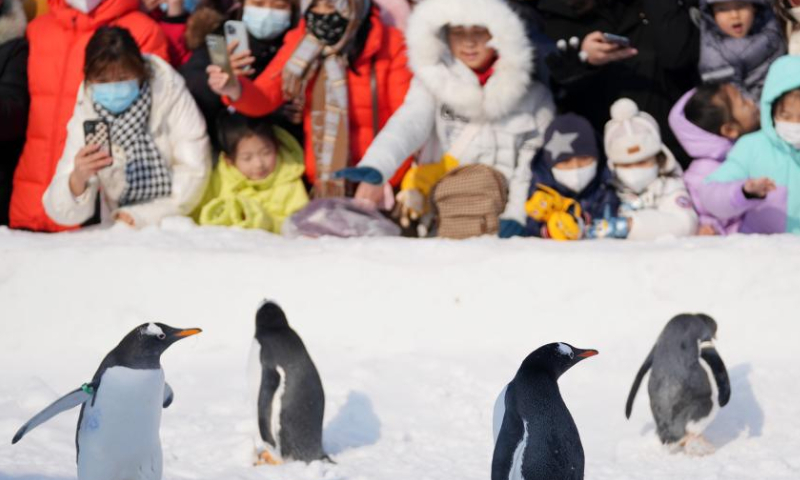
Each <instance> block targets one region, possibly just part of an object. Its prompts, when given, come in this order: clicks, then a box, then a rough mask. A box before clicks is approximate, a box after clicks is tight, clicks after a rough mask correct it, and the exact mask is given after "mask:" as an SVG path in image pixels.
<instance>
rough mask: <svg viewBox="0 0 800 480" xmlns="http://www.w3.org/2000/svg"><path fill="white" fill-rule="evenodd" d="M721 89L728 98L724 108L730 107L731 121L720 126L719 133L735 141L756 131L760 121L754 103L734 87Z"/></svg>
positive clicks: (729, 86) (726, 86)
mask: <svg viewBox="0 0 800 480" xmlns="http://www.w3.org/2000/svg"><path fill="white" fill-rule="evenodd" d="M723 89H724V91H725V95H727V96H728V102H727V105H726V107H727V106H730V109H731V117H732V118H733V121H732V122H728V123H726V124H725V125H723V126H722V129H721V132H720V133H721V134H722V136H723V137H726V138H728V139H730V140H736V139H738V138H739V137H741V136H742V135H745V134H748V133H751V132H754V131H756V130H758V127H759V126H760V124H761V120H760V116H759V110H758V106H757V105H756V103H755V102H754V101H752V100H750V99H749V98H747V97H745V96H744V95H742V92H741V90H739V89H738V88H736V86H735V85H732V84H728V85H725V86H724V87H723Z"/></svg>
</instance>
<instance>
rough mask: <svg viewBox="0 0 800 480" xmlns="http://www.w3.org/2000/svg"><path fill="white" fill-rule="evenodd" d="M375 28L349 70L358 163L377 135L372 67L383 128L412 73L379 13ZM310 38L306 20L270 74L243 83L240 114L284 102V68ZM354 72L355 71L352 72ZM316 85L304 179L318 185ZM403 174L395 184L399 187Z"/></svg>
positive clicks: (397, 36)
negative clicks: (314, 134)
mask: <svg viewBox="0 0 800 480" xmlns="http://www.w3.org/2000/svg"><path fill="white" fill-rule="evenodd" d="M370 21H371V22H372V29H371V30H370V32H369V36H368V37H367V42H366V45H365V46H364V51H363V52H362V54H361V56H360V57H359V58H358V59H357V60H356V61H355V65H353V66H352V67H353V68H348V70H347V73H348V76H347V80H348V87H349V88H348V93H349V96H350V109H349V114H350V152H351V156H352V158H353V159H354V160H355V161H356V162H358V161H360V160H361V158H362V157H363V156H364V153H365V152H366V151H367V148H368V147H369V146H370V144H371V143H372V140H373V139H374V138H375V136H376V135H377V132H375V131H374V127H373V109H372V88H371V79H372V67H373V65H374V66H375V77H376V80H377V84H378V88H377V90H378V120H379V122H378V123H379V127H380V128H382V127H383V126H384V125H386V122H387V121H388V120H389V118H390V117H391V116H392V114H393V113H394V111H395V110H397V109H398V108H400V106H401V105H402V104H403V100H404V99H405V97H406V92H407V91H408V87H409V85H410V84H411V72H410V71H409V70H408V68H407V67H406V63H407V61H408V59H407V57H406V47H405V41H404V40H403V34H402V33H400V31H399V30H397V29H395V28H392V27H388V26H386V25H384V24H383V23H381V20H380V12H379V11H378V9H376V8H374V7H373V9H372V12H371V15H370ZM305 35H306V23H305V20H301V21H300V24H299V25H298V26H297V28H295V29H294V30H292V31H290V32H289V33H287V34H286V37H285V39H284V45H283V47H282V48H281V50H280V51H279V52H278V54H277V56H276V57H275V59H273V60H272V62H271V63H270V64H269V66H268V67H267V69H266V70H264V72H263V73H262V74H261V75H259V76H258V78H256V79H255V80H254V81H251V80H249V79H247V78H244V77H242V78H240V79H239V81H240V82H241V83H242V97H241V98H240V99H239V101H237V102H235V103H233V104H232V105H233V106H234V107H235V108H236V110H238V111H239V112H241V113H243V114H245V115H248V116H253V117H258V116H263V115H267V114H269V113H271V112H273V111H275V110H277V109H278V108H280V107H281V106H282V105H283V103H284V102H285V100H284V98H283V93H282V91H283V90H282V85H283V79H282V76H281V73H282V71H283V67H284V66H285V65H286V63H287V62H288V61H289V59H290V58H291V56H292V54H294V51H295V49H297V46H298V45H299V43H300V41H301V40H302V39H303V37H305ZM354 70H355V71H354ZM313 84H314V82H313V81H311V82H309V85H308V89H307V91H306V98H308V99H309V101H308V102H306V110H305V114H304V128H305V133H306V148H305V151H306V176H307V177H308V179H309V181H310V182H312V183H313V182H314V178H315V176H316V159H315V158H314V149H313V148H312V144H311V142H312V134H311V102H310V99H311V98H312V97H313V95H312V92H313V88H314V85H313ZM404 173H405V169H401V171H400V173H399V174H398V175H397V176H396V177H395V179H393V180H392V184H394V185H397V184H399V180H400V179H401V178H402V176H401V175H402V174H404Z"/></svg>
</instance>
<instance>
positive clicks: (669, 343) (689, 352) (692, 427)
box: [625, 314, 731, 454]
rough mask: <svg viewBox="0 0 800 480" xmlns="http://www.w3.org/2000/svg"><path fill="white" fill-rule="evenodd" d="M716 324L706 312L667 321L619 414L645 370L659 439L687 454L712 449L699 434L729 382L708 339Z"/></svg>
mask: <svg viewBox="0 0 800 480" xmlns="http://www.w3.org/2000/svg"><path fill="white" fill-rule="evenodd" d="M716 334H717V322H715V321H714V319H713V318H711V317H709V316H708V315H702V314H698V315H678V316H677V317H675V318H673V319H672V320H670V321H669V323H667V326H666V327H664V331H662V332H661V335H660V336H659V337H658V340H657V341H656V344H655V346H654V347H653V349H652V350H651V351H650V355H648V356H647V359H646V360H645V361H644V364H643V365H642V368H641V369H639V373H638V374H636V379H635V380H634V382H633V387H632V388H631V392H630V394H629V395H628V403H627V405H626V406H625V416H626V417H627V418H631V410H632V409H633V400H634V399H635V398H636V392H637V391H638V390H639V385H640V384H641V383H642V379H643V378H644V376H645V375H646V374H647V371H648V370H650V369H652V372H651V373H650V381H649V383H648V391H649V393H650V408H651V410H652V411H653V418H654V419H655V421H656V429H657V431H658V437H659V438H660V439H661V443H663V444H666V445H677V446H678V447H685V448H686V450H687V452H688V453H695V454H705V453H711V452H713V446H711V444H710V443H708V442H707V441H706V440H705V439H704V438H703V437H702V433H703V430H704V429H705V428H706V427H707V426H708V424H710V423H711V421H712V420H713V419H714V416H715V415H716V414H717V411H718V410H719V408H720V407H724V406H725V405H727V404H728V401H729V400H730V397H731V385H730V381H729V379H728V372H727V371H726V370H725V363H723V361H722V359H721V358H720V356H719V354H718V353H717V350H716V349H715V348H714V339H715V338H716Z"/></svg>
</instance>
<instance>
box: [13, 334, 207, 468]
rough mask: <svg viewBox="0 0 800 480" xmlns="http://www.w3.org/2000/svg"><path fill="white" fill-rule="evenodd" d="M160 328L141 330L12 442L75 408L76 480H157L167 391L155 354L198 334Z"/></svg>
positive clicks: (168, 398) (169, 394)
mask: <svg viewBox="0 0 800 480" xmlns="http://www.w3.org/2000/svg"><path fill="white" fill-rule="evenodd" d="M200 332H201V330H200V329H197V328H193V329H188V330H178V329H176V328H172V327H169V326H167V325H164V324H161V323H149V324H144V325H141V326H139V327H137V328H135V329H134V330H133V331H132V332H130V333H129V334H128V335H127V336H125V338H123V339H122V341H121V342H120V344H119V345H117V347H116V348H114V350H112V351H111V352H110V353H109V354H108V355H106V357H105V359H104V360H103V362H102V363H101V364H100V368H99V369H98V370H97V373H95V375H94V378H93V379H92V382H91V383H87V384H84V385H83V386H82V387H81V388H78V389H76V390H74V391H72V392H70V393H69V394H67V395H65V396H64V397H61V398H60V399H58V400H56V401H55V402H54V403H53V404H52V405H50V406H49V407H47V408H46V409H44V410H43V411H42V412H40V413H39V414H37V415H36V416H35V417H33V418H32V419H31V420H30V421H29V422H28V423H26V424H25V425H23V426H22V428H20V429H19V431H18V432H17V434H16V435H15V436H14V439H13V440H12V443H17V442H18V441H20V440H21V439H22V437H23V436H25V434H27V433H28V432H30V431H31V430H33V429H34V428H36V427H37V426H39V425H41V424H42V423H44V422H46V421H47V420H49V419H50V418H52V417H54V416H55V415H58V414H59V413H61V412H64V411H66V410H69V409H71V408H74V407H77V406H78V405H81V414H80V417H79V419H78V429H77V432H76V434H75V443H76V446H77V449H78V479H79V480H159V479H160V478H161V471H162V457H161V440H160V439H159V434H158V431H159V427H160V425H161V409H162V408H167V407H169V406H170V404H171V403H172V400H173V392H172V388H170V386H169V385H168V384H166V383H165V382H164V371H163V370H162V369H161V354H162V353H164V351H165V350H166V349H167V348H169V346H170V345H172V344H173V343H175V342H177V341H178V340H181V339H184V338H187V337H190V336H192V335H195V334H198V333H200Z"/></svg>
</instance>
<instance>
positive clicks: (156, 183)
mask: <svg viewBox="0 0 800 480" xmlns="http://www.w3.org/2000/svg"><path fill="white" fill-rule="evenodd" d="M152 102H153V96H152V92H151V90H150V84H149V83H148V82H147V81H145V82H144V84H143V85H142V89H141V93H140V94H139V98H137V99H136V101H135V102H134V103H133V105H131V107H130V108H128V109H127V110H125V111H124V112H122V113H121V114H119V115H114V114H113V113H111V112H109V111H108V110H106V109H105V108H103V106H102V105H100V104H98V103H95V104H94V110H95V111H96V112H97V113H98V115H100V118H102V119H103V120H105V121H106V122H107V123H108V124H109V125H110V126H111V143H113V144H115V145H119V146H120V147H122V149H123V150H125V155H126V156H127V163H126V165H125V183H126V186H125V190H124V191H123V192H122V196H120V199H119V206H120V207H124V206H127V205H134V204H137V203H143V202H146V201H148V200H153V199H155V198H161V197H168V196H169V195H171V194H172V173H171V172H170V170H169V168H168V167H167V166H166V165H165V164H164V161H163V159H162V158H161V153H160V152H159V151H158V147H157V146H156V143H155V141H154V140H153V136H152V135H151V133H150V108H151V106H152Z"/></svg>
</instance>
